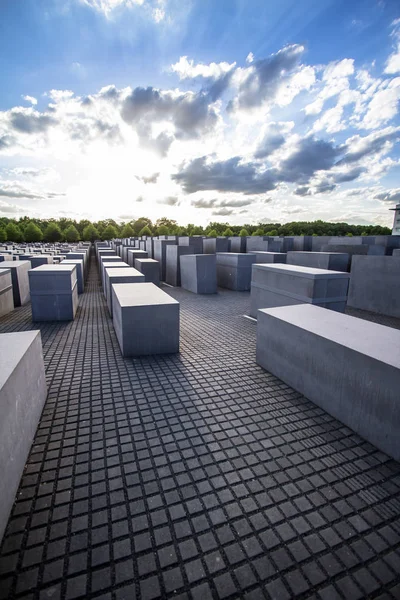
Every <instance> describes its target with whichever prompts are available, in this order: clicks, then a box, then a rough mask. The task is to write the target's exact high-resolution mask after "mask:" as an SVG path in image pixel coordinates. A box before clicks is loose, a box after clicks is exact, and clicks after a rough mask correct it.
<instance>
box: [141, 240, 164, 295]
mask: <svg viewBox="0 0 400 600" xmlns="http://www.w3.org/2000/svg"><path fill="white" fill-rule="evenodd" d="M146 241H148V240H146ZM168 247H169V246H168ZM135 269H136V270H137V271H139V273H142V275H144V280H145V282H146V283H154V285H160V263H159V262H158V260H154V259H153V258H135Z"/></svg>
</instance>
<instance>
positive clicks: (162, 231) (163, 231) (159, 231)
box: [157, 225, 169, 235]
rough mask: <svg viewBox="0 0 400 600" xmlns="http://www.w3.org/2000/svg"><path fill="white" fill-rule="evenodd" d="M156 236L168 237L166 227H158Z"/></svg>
mask: <svg viewBox="0 0 400 600" xmlns="http://www.w3.org/2000/svg"><path fill="white" fill-rule="evenodd" d="M157 234H158V235H168V234H169V229H168V227H167V226H166V225H160V227H157Z"/></svg>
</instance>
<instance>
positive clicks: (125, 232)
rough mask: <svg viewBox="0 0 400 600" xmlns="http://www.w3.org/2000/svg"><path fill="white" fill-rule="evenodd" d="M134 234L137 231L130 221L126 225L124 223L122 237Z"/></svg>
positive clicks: (129, 236)
mask: <svg viewBox="0 0 400 600" xmlns="http://www.w3.org/2000/svg"><path fill="white" fill-rule="evenodd" d="M134 235H135V232H134V231H133V229H132V227H131V226H130V225H129V223H127V224H126V225H124V227H123V228H122V231H121V237H123V238H131V237H133V236H134Z"/></svg>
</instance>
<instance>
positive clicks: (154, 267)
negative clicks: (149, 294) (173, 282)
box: [135, 258, 160, 285]
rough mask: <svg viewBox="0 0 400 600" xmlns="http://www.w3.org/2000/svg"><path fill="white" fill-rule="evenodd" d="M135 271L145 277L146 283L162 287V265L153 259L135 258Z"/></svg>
mask: <svg viewBox="0 0 400 600" xmlns="http://www.w3.org/2000/svg"><path fill="white" fill-rule="evenodd" d="M135 269H136V270H137V271H139V273H142V274H143V275H144V280H145V282H146V283H154V285H160V263H159V262H158V260H154V259H153V258H135Z"/></svg>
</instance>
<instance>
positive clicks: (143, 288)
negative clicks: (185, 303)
mask: <svg viewBox="0 0 400 600" xmlns="http://www.w3.org/2000/svg"><path fill="white" fill-rule="evenodd" d="M137 273H138V274H139V275H142V274H141V273H139V272H138V271H137ZM113 289H114V292H115V294H116V296H117V298H118V302H119V304H120V306H121V308H124V307H132V306H155V305H162V304H179V302H178V301H177V300H175V299H174V298H171V296H168V294H166V293H165V292H164V291H163V290H160V288H159V287H157V286H156V285H154V283H140V284H137V283H132V284H131V283H122V284H120V283H115V284H114V285H113Z"/></svg>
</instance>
